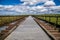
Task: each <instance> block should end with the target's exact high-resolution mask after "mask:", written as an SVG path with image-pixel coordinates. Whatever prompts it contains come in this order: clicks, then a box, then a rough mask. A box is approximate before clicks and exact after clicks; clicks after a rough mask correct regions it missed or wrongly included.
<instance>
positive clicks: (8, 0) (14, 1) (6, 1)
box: [0, 0, 60, 5]
mask: <svg viewBox="0 0 60 40" xmlns="http://www.w3.org/2000/svg"><path fill="white" fill-rule="evenodd" d="M54 2H55V3H56V5H60V0H54ZM22 3H23V2H22V1H20V0H0V5H18V4H22ZM42 4H43V3H39V4H37V5H42Z"/></svg>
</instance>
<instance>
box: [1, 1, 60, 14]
mask: <svg viewBox="0 0 60 40" xmlns="http://www.w3.org/2000/svg"><path fill="white" fill-rule="evenodd" d="M48 6H49V10H50V13H53V12H52V11H54V12H55V13H56V12H60V0H0V14H2V13H3V12H2V11H6V12H8V11H10V12H12V14H13V12H19V13H20V14H21V13H22V14H23V13H26V14H32V13H33V14H34V13H35V14H38V13H47V12H48ZM1 10H2V11H1ZM3 14H4V13H3ZM9 15H10V13H9Z"/></svg>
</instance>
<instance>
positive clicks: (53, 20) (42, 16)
mask: <svg viewBox="0 0 60 40" xmlns="http://www.w3.org/2000/svg"><path fill="white" fill-rule="evenodd" d="M56 16H59V17H58V21H57V22H56V20H57V18H56ZM35 17H37V18H39V19H43V20H46V21H48V22H51V23H54V24H56V23H57V24H58V25H60V14H43V15H35ZM49 17H50V19H49Z"/></svg>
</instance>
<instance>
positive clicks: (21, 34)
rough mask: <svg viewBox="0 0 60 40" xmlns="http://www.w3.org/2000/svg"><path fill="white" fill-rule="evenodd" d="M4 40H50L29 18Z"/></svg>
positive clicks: (31, 18)
mask: <svg viewBox="0 0 60 40" xmlns="http://www.w3.org/2000/svg"><path fill="white" fill-rule="evenodd" d="M5 40H51V39H50V38H49V36H48V35H47V34H46V33H45V32H44V31H43V30H42V28H41V27H40V26H39V25H38V24H37V23H36V22H35V21H34V20H33V17H31V16H29V17H28V18H26V19H25V21H23V22H22V23H21V24H20V25H19V26H18V27H17V28H16V29H15V30H14V31H13V32H12V33H11V34H10V35H9V36H8V37H7V38H5Z"/></svg>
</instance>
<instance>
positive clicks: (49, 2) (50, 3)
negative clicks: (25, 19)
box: [44, 1, 55, 6]
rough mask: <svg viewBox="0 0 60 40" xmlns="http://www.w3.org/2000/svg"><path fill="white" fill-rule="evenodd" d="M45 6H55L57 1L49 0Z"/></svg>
mask: <svg viewBox="0 0 60 40" xmlns="http://www.w3.org/2000/svg"><path fill="white" fill-rule="evenodd" d="M44 6H55V3H54V2H53V1H47V2H46V3H45V4H44Z"/></svg>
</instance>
